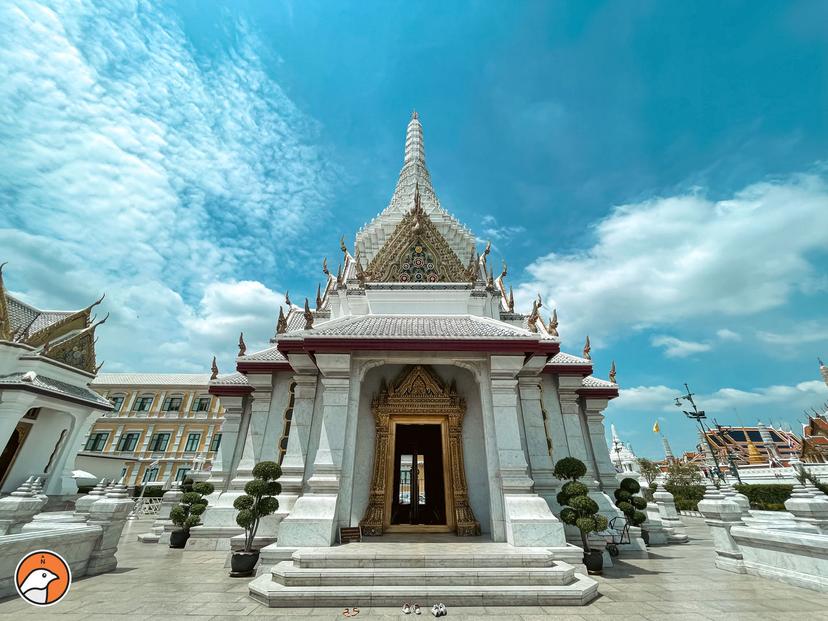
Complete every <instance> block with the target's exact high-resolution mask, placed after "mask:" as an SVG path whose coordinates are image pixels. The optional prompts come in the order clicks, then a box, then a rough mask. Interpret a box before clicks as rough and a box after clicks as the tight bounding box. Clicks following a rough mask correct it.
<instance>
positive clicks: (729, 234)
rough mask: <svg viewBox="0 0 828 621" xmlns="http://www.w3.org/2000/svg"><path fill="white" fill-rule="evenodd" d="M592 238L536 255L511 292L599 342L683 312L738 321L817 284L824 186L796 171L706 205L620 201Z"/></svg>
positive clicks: (568, 329)
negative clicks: (536, 301)
mask: <svg viewBox="0 0 828 621" xmlns="http://www.w3.org/2000/svg"><path fill="white" fill-rule="evenodd" d="M594 233H595V242H594V244H593V245H592V246H591V247H589V248H587V249H585V250H583V251H581V252H574V253H569V254H556V253H550V254H548V255H546V256H543V257H540V258H538V259H536V260H535V261H534V262H533V263H532V264H531V265H529V267H528V268H527V271H528V273H529V279H528V280H527V281H526V282H524V283H522V284H521V285H520V286H519V287H518V289H517V290H516V297H517V298H518V301H519V302H520V303H521V305H522V306H524V307H526V306H528V304H530V303H531V300H532V299H533V298H534V296H535V294H536V293H537V292H540V293H541V294H542V295H543V297H544V300H548V303H547V304H546V306H547V307H551V306H553V305H555V306H557V308H558V316H559V318H560V321H561V334H562V336H563V337H564V339H566V338H568V335H572V336H571V337H569V338H572V339H573V342H575V341H580V339H582V338H583V335H584V334H585V333H589V334H590V335H591V336H594V337H597V338H599V339H600V338H601V337H607V336H610V335H613V334H617V333H619V332H620V331H624V330H630V329H640V328H646V327H654V326H660V325H674V324H676V323H679V322H681V321H682V320H686V319H689V318H697V317H704V318H706V319H707V318H711V317H714V316H724V317H744V316H750V315H754V314H757V313H760V312H762V311H766V310H768V309H772V308H775V307H779V306H781V305H784V304H785V303H786V302H788V301H789V300H790V298H791V296H792V295H793V294H794V293H795V292H797V291H804V292H813V291H818V290H821V289H822V288H824V284H825V279H824V277H823V276H822V275H821V272H820V270H818V269H817V268H816V267H815V265H814V263H813V262H812V261H813V260H814V254H816V253H822V252H824V251H825V248H826V247H828V184H826V180H825V178H824V177H823V176H821V175H820V174H802V175H797V176H793V177H790V178H787V179H785V180H781V181H775V182H763V183H757V184H754V185H751V186H749V187H747V188H745V189H744V190H742V191H740V192H738V193H736V194H735V195H734V196H732V197H730V198H728V199H726V200H719V201H713V200H710V199H707V198H705V197H704V196H701V195H698V194H685V195H681V196H674V197H666V198H658V199H653V200H650V201H646V202H643V203H638V204H631V205H623V206H620V207H617V208H615V209H614V210H613V211H612V213H611V214H610V215H609V216H608V217H606V218H605V219H603V220H601V221H600V222H598V223H597V225H596V226H595V227H594Z"/></svg>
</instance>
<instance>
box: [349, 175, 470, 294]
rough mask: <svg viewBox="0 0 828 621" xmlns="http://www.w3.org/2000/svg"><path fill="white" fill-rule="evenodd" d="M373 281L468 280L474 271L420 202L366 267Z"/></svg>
mask: <svg viewBox="0 0 828 621" xmlns="http://www.w3.org/2000/svg"><path fill="white" fill-rule="evenodd" d="M365 272H366V277H367V280H368V281H371V282H468V281H469V280H470V277H471V274H470V273H469V270H468V269H467V268H465V267H464V266H463V264H462V263H461V261H460V259H459V258H458V257H457V255H456V254H455V253H454V251H453V250H452V249H451V246H449V244H448V242H447V241H446V240H445V238H444V237H443V236H442V235H441V234H440V231H438V230H437V227H436V226H435V224H434V223H433V222H432V221H431V218H429V217H428V215H427V214H426V213H425V211H423V208H422V206H421V205H420V193H419V188H418V189H417V190H416V192H415V195H414V207H413V208H412V209H411V211H409V212H408V213H407V214H405V215H404V216H403V219H402V221H401V222H400V223H399V224H398V225H397V227H396V228H395V229H394V232H393V233H391V236H390V237H389V238H388V241H386V242H385V244H384V245H383V246H382V248H381V249H380V251H379V252H378V253H377V254H376V255H375V256H374V258H373V260H372V261H371V262H370V263H369V264H368V267H367V268H366V270H365Z"/></svg>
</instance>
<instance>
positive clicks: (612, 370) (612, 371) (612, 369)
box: [609, 360, 618, 384]
mask: <svg viewBox="0 0 828 621" xmlns="http://www.w3.org/2000/svg"><path fill="white" fill-rule="evenodd" d="M609 381H611V382H612V383H613V384H617V383H618V382H616V381H615V360H613V361H612V365H611V366H610V372H609Z"/></svg>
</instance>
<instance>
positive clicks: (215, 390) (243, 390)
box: [207, 384, 253, 397]
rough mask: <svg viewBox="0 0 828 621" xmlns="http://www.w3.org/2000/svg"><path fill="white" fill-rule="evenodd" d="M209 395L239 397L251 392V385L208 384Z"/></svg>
mask: <svg viewBox="0 0 828 621" xmlns="http://www.w3.org/2000/svg"><path fill="white" fill-rule="evenodd" d="M207 392H209V393H210V394H211V395H217V396H219V397H239V396H242V397H243V396H245V395H249V394H250V393H251V392H253V387H252V386H231V385H229V384H228V385H227V386H210V388H208V389H207Z"/></svg>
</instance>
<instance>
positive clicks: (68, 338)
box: [0, 264, 106, 375]
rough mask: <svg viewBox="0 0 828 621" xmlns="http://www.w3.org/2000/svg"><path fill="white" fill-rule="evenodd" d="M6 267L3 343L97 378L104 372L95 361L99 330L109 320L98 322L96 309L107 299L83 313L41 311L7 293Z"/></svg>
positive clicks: (1, 301) (0, 320)
mask: <svg viewBox="0 0 828 621" xmlns="http://www.w3.org/2000/svg"><path fill="white" fill-rule="evenodd" d="M3 265H5V264H3ZM3 265H0V341H6V342H8V343H14V344H18V345H21V346H24V347H26V348H28V349H30V350H31V353H30V354H27V355H30V356H39V357H42V358H45V359H49V360H53V361H56V362H58V363H61V364H65V365H68V366H70V367H73V368H75V369H77V370H79V371H83V372H85V373H89V374H93V375H94V374H95V373H96V372H97V370H98V369H99V368H100V367H99V366H98V365H97V363H96V360H95V340H96V339H95V328H97V327H98V326H99V325H101V324H102V323H104V322H105V321H106V317H104V318H103V319H101V320H99V321H95V318H94V317H93V316H92V309H93V308H94V307H95V306H97V305H98V304H100V303H101V302H102V301H103V296H102V297H101V298H100V299H99V300H97V301H96V302H94V303H92V304H90V305H89V306H87V307H85V308H82V309H79V310H74V311H53V310H48V311H47V310H40V309H38V308H35V307H34V306H31V305H30V304H26V303H25V302H23V301H22V300H19V299H17V298H16V297H15V296H13V295H11V294H10V293H8V291H6V288H5V286H4V283H3Z"/></svg>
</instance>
